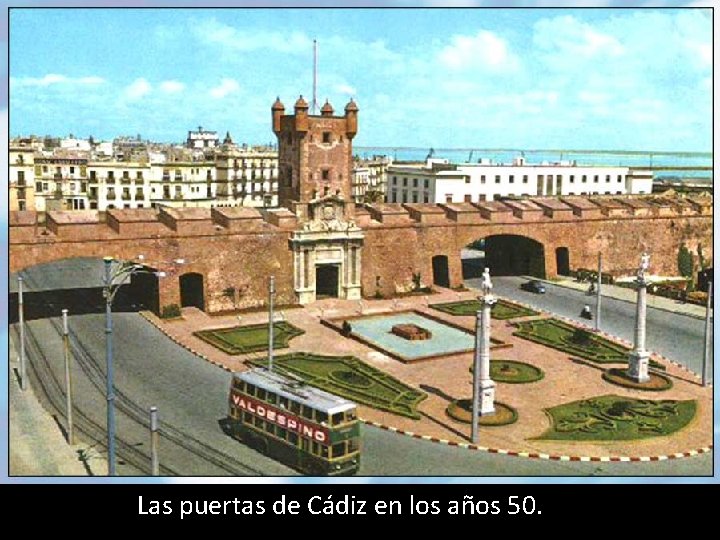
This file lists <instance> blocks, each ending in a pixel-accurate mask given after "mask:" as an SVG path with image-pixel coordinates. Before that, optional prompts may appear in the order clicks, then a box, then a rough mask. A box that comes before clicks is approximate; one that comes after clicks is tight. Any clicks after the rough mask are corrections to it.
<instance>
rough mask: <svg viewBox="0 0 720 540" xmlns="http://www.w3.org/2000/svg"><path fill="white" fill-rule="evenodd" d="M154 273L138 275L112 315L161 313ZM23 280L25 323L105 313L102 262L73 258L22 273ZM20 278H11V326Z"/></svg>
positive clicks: (118, 298) (122, 291) (123, 289)
mask: <svg viewBox="0 0 720 540" xmlns="http://www.w3.org/2000/svg"><path fill="white" fill-rule="evenodd" d="M153 270H154V269H152V268H148V269H147V273H144V272H143V273H137V274H135V275H133V276H132V277H131V279H130V280H129V282H127V283H126V284H125V285H122V286H121V287H120V288H119V289H118V291H117V294H116V295H115V299H114V301H113V304H112V309H113V312H132V311H140V310H144V309H147V310H150V311H153V312H154V313H158V312H159V303H160V302H159V298H160V292H159V284H158V277H157V276H156V275H155V274H153V273H152V272H153ZM19 275H20V276H22V278H23V310H24V316H25V320H35V319H44V318H48V317H57V316H59V315H60V314H61V312H62V310H63V309H67V310H68V313H69V314H70V315H84V314H88V313H102V312H104V311H105V298H104V296H103V275H104V268H103V261H102V259H93V258H73V259H63V260H60V261H53V262H51V263H46V264H39V265H35V266H31V267H28V268H26V269H24V270H23V271H22V272H20V273H19ZM17 278H18V274H12V275H11V276H10V283H9V295H8V320H9V323H11V324H12V323H15V322H17V321H18V281H17Z"/></svg>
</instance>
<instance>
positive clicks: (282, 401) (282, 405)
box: [278, 396, 288, 409]
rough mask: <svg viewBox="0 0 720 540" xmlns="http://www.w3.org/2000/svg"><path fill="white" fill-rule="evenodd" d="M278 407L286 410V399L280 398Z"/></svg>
mask: <svg viewBox="0 0 720 540" xmlns="http://www.w3.org/2000/svg"><path fill="white" fill-rule="evenodd" d="M278 405H280V406H281V407H282V408H283V409H287V408H288V398H286V397H285V396H280V399H279V400H278Z"/></svg>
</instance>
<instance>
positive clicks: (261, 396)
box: [256, 388, 267, 401]
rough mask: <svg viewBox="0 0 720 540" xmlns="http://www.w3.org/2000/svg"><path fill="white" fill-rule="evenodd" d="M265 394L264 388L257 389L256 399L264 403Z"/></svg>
mask: <svg viewBox="0 0 720 540" xmlns="http://www.w3.org/2000/svg"><path fill="white" fill-rule="evenodd" d="M265 394H267V392H265V389H264V388H258V389H257V394H256V395H257V398H258V399H262V400H263V401H265Z"/></svg>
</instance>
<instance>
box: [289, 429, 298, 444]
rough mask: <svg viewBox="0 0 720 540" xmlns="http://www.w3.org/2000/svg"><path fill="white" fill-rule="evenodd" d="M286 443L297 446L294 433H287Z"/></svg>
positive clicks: (296, 437)
mask: <svg viewBox="0 0 720 540" xmlns="http://www.w3.org/2000/svg"><path fill="white" fill-rule="evenodd" d="M288 442H289V443H290V444H297V443H298V434H297V433H295V432H292V431H291V432H290V433H288Z"/></svg>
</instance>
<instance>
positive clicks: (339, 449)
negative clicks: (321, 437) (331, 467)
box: [332, 441, 345, 458]
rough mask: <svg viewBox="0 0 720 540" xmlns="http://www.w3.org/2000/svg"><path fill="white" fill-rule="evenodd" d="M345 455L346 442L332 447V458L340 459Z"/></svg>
mask: <svg viewBox="0 0 720 540" xmlns="http://www.w3.org/2000/svg"><path fill="white" fill-rule="evenodd" d="M344 455H345V441H343V442H339V443H335V444H333V445H332V457H334V458H336V457H340V456H344Z"/></svg>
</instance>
